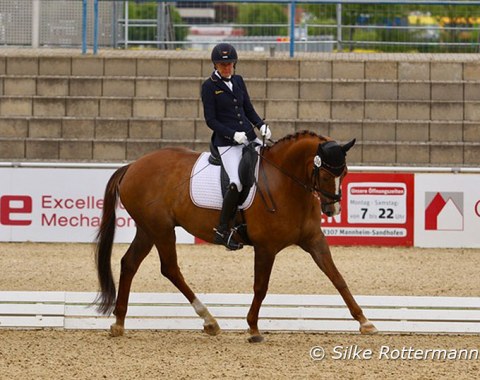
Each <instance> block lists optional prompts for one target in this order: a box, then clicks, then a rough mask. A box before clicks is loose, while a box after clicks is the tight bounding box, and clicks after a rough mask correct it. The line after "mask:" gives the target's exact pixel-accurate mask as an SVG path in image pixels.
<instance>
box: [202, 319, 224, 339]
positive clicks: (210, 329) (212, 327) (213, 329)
mask: <svg viewBox="0 0 480 380" xmlns="http://www.w3.org/2000/svg"><path fill="white" fill-rule="evenodd" d="M203 331H205V332H206V333H207V334H208V335H212V336H215V335H218V334H220V332H221V331H222V329H220V326H219V325H218V323H217V322H215V323H209V324H208V325H203Z"/></svg>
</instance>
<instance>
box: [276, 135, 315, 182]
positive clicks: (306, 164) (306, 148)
mask: <svg viewBox="0 0 480 380" xmlns="http://www.w3.org/2000/svg"><path fill="white" fill-rule="evenodd" d="M319 143H320V140H319V139H318V138H301V139H298V140H294V141H285V142H283V143H282V145H279V146H278V147H275V146H274V147H273V148H275V149H272V151H271V152H270V153H271V154H270V155H269V156H270V157H271V159H272V160H273V161H274V162H275V163H276V164H277V165H278V166H279V167H281V168H283V169H284V170H286V171H287V172H288V173H290V174H291V175H293V176H295V177H296V178H298V179H302V180H304V181H306V180H308V179H309V177H308V175H309V170H308V169H309V168H310V169H311V167H310V166H311V165H310V164H311V163H312V162H313V157H314V156H315V153H316V149H317V147H318V144H319Z"/></svg>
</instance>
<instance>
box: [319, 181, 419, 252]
mask: <svg viewBox="0 0 480 380" xmlns="http://www.w3.org/2000/svg"><path fill="white" fill-rule="evenodd" d="M342 193H343V198H342V202H341V206H342V212H341V213H340V215H338V216H335V217H331V218H328V217H326V216H325V215H324V216H323V217H322V230H323V232H324V233H325V235H326V236H327V240H328V242H329V243H330V244H333V245H335V244H336V245H383V246H395V245H400V246H412V245H413V223H414V214H413V209H414V207H413V206H414V175H413V174H400V173H398V174H397V173H349V174H348V175H347V176H346V177H345V179H344V181H343V183H342Z"/></svg>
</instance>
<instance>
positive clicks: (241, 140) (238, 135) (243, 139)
mask: <svg viewBox="0 0 480 380" xmlns="http://www.w3.org/2000/svg"><path fill="white" fill-rule="evenodd" d="M233 139H234V140H235V142H237V144H246V143H248V138H247V134H246V133H245V132H235V134H234V135H233Z"/></svg>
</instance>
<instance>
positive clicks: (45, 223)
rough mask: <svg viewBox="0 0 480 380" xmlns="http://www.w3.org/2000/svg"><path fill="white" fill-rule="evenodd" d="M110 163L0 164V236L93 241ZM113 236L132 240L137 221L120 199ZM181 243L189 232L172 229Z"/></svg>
mask: <svg viewBox="0 0 480 380" xmlns="http://www.w3.org/2000/svg"><path fill="white" fill-rule="evenodd" d="M113 172H114V169H72V168H68V169H65V168H0V241H16V242H21V241H36V242H92V241H93V240H94V238H95V234H96V232H97V229H98V227H99V225H100V218H101V215H102V206H103V193H104V191H105V186H106V184H107V181H108V179H109V178H110V176H111V175H112V174H113ZM116 217H117V219H116V223H117V228H116V232H115V242H118V243H130V242H131V241H132V240H133V237H134V235H135V222H134V221H133V219H132V218H131V217H130V215H128V213H127V212H126V210H125V209H124V208H123V206H122V205H121V204H119V206H118V208H117V213H116ZM176 233H177V241H178V242H179V243H192V242H193V236H191V235H190V234H188V233H187V232H186V231H184V230H183V229H180V228H178V229H177V230H176Z"/></svg>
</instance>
